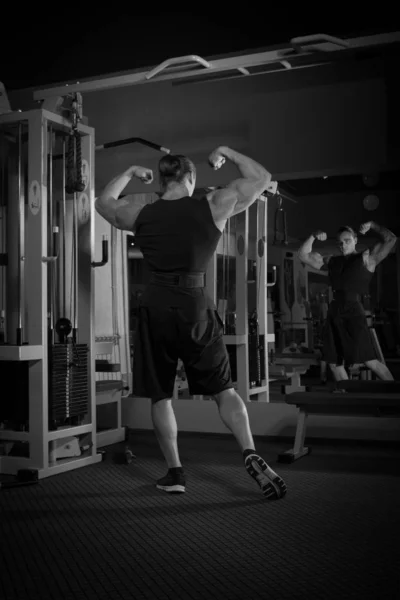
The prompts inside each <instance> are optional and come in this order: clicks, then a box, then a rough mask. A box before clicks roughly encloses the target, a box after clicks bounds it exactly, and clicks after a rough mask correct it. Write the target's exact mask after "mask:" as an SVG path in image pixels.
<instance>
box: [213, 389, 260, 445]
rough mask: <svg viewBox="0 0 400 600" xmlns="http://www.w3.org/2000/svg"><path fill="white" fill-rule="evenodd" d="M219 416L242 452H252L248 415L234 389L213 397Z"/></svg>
mask: <svg viewBox="0 0 400 600" xmlns="http://www.w3.org/2000/svg"><path fill="white" fill-rule="evenodd" d="M214 398H215V401H216V403H217V406H218V410H219V415H220V417H221V419H222V421H223V423H224V425H225V426H226V427H227V428H228V429H229V430H230V431H231V432H232V433H233V435H234V436H235V438H236V441H237V443H238V444H239V446H240V449H241V451H242V452H244V451H245V450H247V449H249V450H254V449H255V445H254V440H253V436H252V433H251V430H250V423H249V415H248V413H247V409H246V406H245V403H244V402H243V400H242V399H241V397H240V396H239V394H238V393H237V392H236V390H235V389H234V388H230V389H229V390H224V391H223V392H220V393H219V394H216V395H215V396H214Z"/></svg>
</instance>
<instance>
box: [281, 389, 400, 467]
mask: <svg viewBox="0 0 400 600" xmlns="http://www.w3.org/2000/svg"><path fill="white" fill-rule="evenodd" d="M337 387H338V388H341V389H344V390H345V391H344V392H338V393H334V392H333V390H330V391H329V390H328V391H327V390H314V391H309V392H294V393H292V394H289V395H287V396H286V398H285V402H286V403H287V404H293V405H295V406H297V407H298V408H299V415H298V418H297V427H296V436H295V441H294V446H293V448H292V449H291V450H287V451H286V452H283V453H281V454H279V455H278V461H279V462H285V463H291V462H293V461H295V460H298V459H299V458H301V457H302V456H305V455H306V454H309V453H310V451H311V448H307V447H305V446H304V440H305V436H306V421H307V417H308V415H310V414H311V415H343V416H345V415H349V416H373V417H400V382H398V381H349V380H348V381H341V382H339V383H338V384H337Z"/></svg>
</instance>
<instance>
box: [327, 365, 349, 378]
mask: <svg viewBox="0 0 400 600" xmlns="http://www.w3.org/2000/svg"><path fill="white" fill-rule="evenodd" d="M329 366H330V368H331V371H332V373H333V377H334V379H335V381H343V380H344V379H348V378H349V376H348V374H347V371H346V369H345V368H344V366H343V365H334V364H332V363H330V364H329Z"/></svg>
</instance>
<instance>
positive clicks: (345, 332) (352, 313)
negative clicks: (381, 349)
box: [323, 300, 378, 365]
mask: <svg viewBox="0 0 400 600" xmlns="http://www.w3.org/2000/svg"><path fill="white" fill-rule="evenodd" d="M377 358H378V357H377V355H376V352H375V348H374V345H373V342H372V336H371V333H370V330H369V327H368V323H367V319H366V316H365V312H364V309H363V306H362V304H360V302H357V301H345V302H339V301H336V300H333V302H332V303H331V304H330V306H329V310H328V315H327V319H326V323H325V327H324V336H323V360H325V361H326V362H328V363H330V364H335V365H343V364H344V363H346V364H348V365H355V364H362V363H365V362H367V361H369V360H375V359H377Z"/></svg>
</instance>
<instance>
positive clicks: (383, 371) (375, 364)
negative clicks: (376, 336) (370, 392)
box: [364, 359, 394, 381]
mask: <svg viewBox="0 0 400 600" xmlns="http://www.w3.org/2000/svg"><path fill="white" fill-rule="evenodd" d="M364 364H365V366H366V367H368V369H371V371H372V372H373V373H375V375H377V376H378V377H379V379H383V380H384V381H394V377H393V375H392V374H391V372H390V371H389V369H388V368H387V366H386V365H385V364H383V363H381V362H380V361H379V360H376V359H374V360H367V361H366V362H365V363H364Z"/></svg>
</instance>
